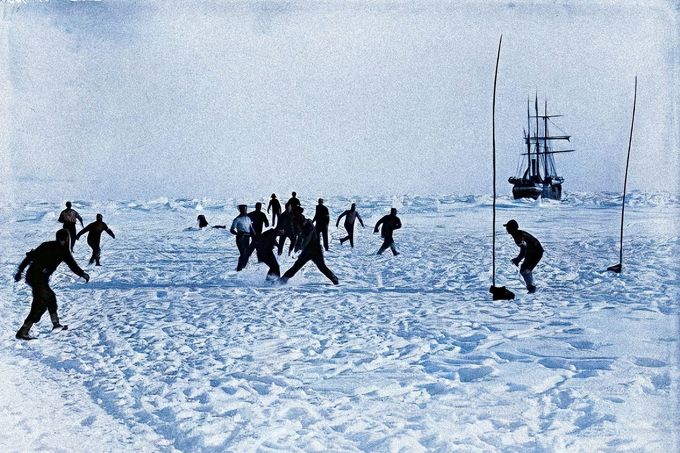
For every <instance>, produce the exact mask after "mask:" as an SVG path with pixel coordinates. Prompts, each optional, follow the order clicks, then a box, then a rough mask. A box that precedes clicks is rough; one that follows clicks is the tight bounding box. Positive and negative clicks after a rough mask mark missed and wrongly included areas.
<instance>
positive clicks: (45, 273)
mask: <svg viewBox="0 0 680 453" xmlns="http://www.w3.org/2000/svg"><path fill="white" fill-rule="evenodd" d="M62 262H65V263H66V264H67V265H68V267H69V269H71V271H72V272H73V273H74V274H76V275H78V276H80V277H82V278H84V279H85V281H86V282H89V281H90V276H89V275H87V272H85V271H83V270H82V269H81V268H80V266H78V263H76V261H75V260H74V259H73V255H71V249H70V236H69V232H68V230H66V229H61V230H59V231H57V234H56V241H49V242H43V243H42V244H40V245H39V246H38V248H37V249H35V250H31V251H30V252H28V253H27V254H26V258H24V259H23V261H22V262H21V264H19V269H18V270H17V273H16V274H15V275H14V281H16V282H18V281H19V280H21V276H22V274H23V272H24V269H26V267H27V266H29V264H30V266H29V267H28V271H27V272H26V283H27V284H28V286H30V287H31V291H32V293H33V303H32V304H31V311H30V312H29V314H28V317H27V318H26V320H25V321H24V323H23V325H22V326H21V328H20V329H19V331H18V332H17V333H16V338H17V339H20V340H30V339H32V338H33V337H31V336H30V335H29V331H30V330H31V327H32V326H33V324H35V323H37V322H38V321H40V318H42V315H43V314H45V311H49V313H50V319H51V320H52V329H59V328H61V329H65V328H66V326H62V325H61V324H60V323H59V315H58V314H57V308H58V307H57V296H56V295H55V294H54V291H52V288H50V281H49V280H50V276H51V275H52V274H53V273H54V271H55V270H56V269H57V267H59V265H60V264H61V263H62Z"/></svg>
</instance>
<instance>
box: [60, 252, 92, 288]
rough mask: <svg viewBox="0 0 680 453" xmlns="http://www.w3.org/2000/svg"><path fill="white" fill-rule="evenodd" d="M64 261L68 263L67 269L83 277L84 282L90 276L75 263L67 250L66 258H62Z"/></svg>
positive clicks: (87, 280)
mask: <svg viewBox="0 0 680 453" xmlns="http://www.w3.org/2000/svg"><path fill="white" fill-rule="evenodd" d="M64 262H65V263H66V264H67V265H68V267H69V269H71V272H73V273H74V274H76V275H77V276H79V277H82V278H84V279H85V282H89V281H90V276H89V275H88V274H87V272H85V271H84V270H82V269H81V268H80V266H78V263H76V260H75V259H74V258H73V255H71V253H70V252H69V253H68V254H67V255H66V258H65V259H64Z"/></svg>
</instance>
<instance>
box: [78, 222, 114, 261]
mask: <svg viewBox="0 0 680 453" xmlns="http://www.w3.org/2000/svg"><path fill="white" fill-rule="evenodd" d="M104 231H106V233H107V234H108V235H109V236H111V237H112V238H114V239H116V235H115V234H113V231H111V229H110V228H109V227H108V225H106V224H105V223H104V217H103V216H102V215H101V214H97V220H95V221H94V222H92V223H91V224H89V225H88V226H86V227H85V228H83V229H82V230H80V232H79V233H78V234H77V235H76V241H77V240H78V239H80V236H82V235H83V234H85V233H88V235H87V245H89V246H90V248H91V249H92V256H91V257H90V264H92V263H94V262H96V263H97V264H96V265H97V266H101V264H100V263H99V258H100V256H101V246H100V242H101V237H102V233H103V232H104Z"/></svg>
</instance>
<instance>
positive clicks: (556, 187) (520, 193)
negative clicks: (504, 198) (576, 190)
mask: <svg viewBox="0 0 680 453" xmlns="http://www.w3.org/2000/svg"><path fill="white" fill-rule="evenodd" d="M512 196H513V197H514V198H515V200H519V199H521V198H531V199H534V200H536V199H537V198H538V197H542V198H548V199H551V200H560V199H561V198H562V184H543V183H525V184H514V185H513V187H512Z"/></svg>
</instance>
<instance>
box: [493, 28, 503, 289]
mask: <svg viewBox="0 0 680 453" xmlns="http://www.w3.org/2000/svg"><path fill="white" fill-rule="evenodd" d="M502 42H503V35H501V38H500V40H499V41H498V53H497V54H496V71H495V73H494V76H493V106H492V108H491V134H492V138H491V146H492V149H493V229H492V230H493V234H492V236H491V237H492V250H493V251H492V256H493V258H492V263H493V286H496V82H497V81H498V61H499V60H500V58H501V43H502Z"/></svg>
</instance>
